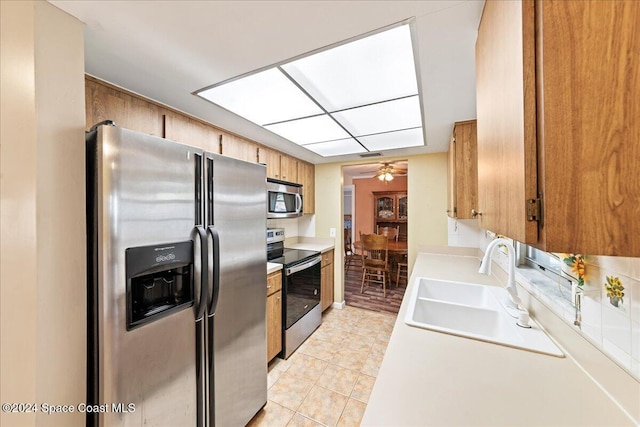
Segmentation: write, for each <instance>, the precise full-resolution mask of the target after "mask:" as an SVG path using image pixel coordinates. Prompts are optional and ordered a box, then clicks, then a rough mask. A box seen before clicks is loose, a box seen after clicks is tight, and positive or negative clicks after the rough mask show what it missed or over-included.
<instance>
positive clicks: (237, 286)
mask: <svg viewBox="0 0 640 427" xmlns="http://www.w3.org/2000/svg"><path fill="white" fill-rule="evenodd" d="M206 156H207V157H209V158H211V159H213V162H212V163H213V180H212V181H210V182H208V183H207V185H208V186H209V188H211V189H212V191H209V193H211V194H213V203H212V210H213V212H209V215H207V225H209V226H210V227H213V228H214V229H215V230H217V232H218V243H219V250H218V251H217V254H214V256H218V257H219V272H218V273H219V286H218V290H217V291H216V292H215V293H214V295H212V297H213V298H212V304H215V306H212V307H211V310H210V312H209V313H210V314H209V318H208V327H209V345H210V357H211V359H210V368H209V370H210V378H211V381H210V389H209V399H210V402H211V403H210V405H211V409H210V411H211V412H210V417H211V418H210V425H211V426H217V427H224V426H239V425H246V424H247V423H248V422H249V420H250V419H251V418H252V417H253V416H254V415H255V414H256V413H257V412H258V411H259V410H260V408H262V407H263V406H264V405H265V404H266V402H267V363H266V354H267V348H266V261H267V258H266V235H265V230H266V227H267V225H266V214H265V209H266V169H265V167H264V166H263V165H258V164H254V163H248V162H244V161H240V160H236V159H232V158H228V157H223V156H219V155H215V154H206ZM206 163H207V164H210V162H206ZM205 173H207V172H205ZM209 206H211V205H209ZM213 264H215V262H213V263H212V265H213ZM210 280H211V279H210ZM212 283H213V281H212Z"/></svg>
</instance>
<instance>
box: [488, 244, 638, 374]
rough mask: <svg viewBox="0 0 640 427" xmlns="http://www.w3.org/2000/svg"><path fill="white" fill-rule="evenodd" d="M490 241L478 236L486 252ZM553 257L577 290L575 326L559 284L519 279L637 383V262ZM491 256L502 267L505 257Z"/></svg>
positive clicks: (572, 310) (567, 293)
mask: <svg viewBox="0 0 640 427" xmlns="http://www.w3.org/2000/svg"><path fill="white" fill-rule="evenodd" d="M491 240H492V239H491V238H490V237H487V236H486V235H485V236H483V238H481V240H480V242H479V247H480V248H481V249H485V248H486V246H487V244H488V243H489V242H490V241H491ZM556 255H557V256H558V258H559V260H560V262H561V265H562V266H561V273H562V274H561V275H562V276H563V277H566V278H568V279H569V280H571V281H572V282H574V283H576V284H577V285H578V287H579V288H580V289H581V290H582V295H583V297H582V304H581V322H580V326H576V325H574V320H575V308H574V307H573V306H571V296H570V294H571V292H570V291H567V290H566V289H565V290H563V287H562V286H558V283H556V284H555V286H554V285H553V283H554V282H553V281H552V280H551V279H548V280H546V282H545V280H542V281H540V280H536V279H533V278H532V277H529V274H528V273H527V272H526V270H521V269H519V270H520V271H521V275H522V276H523V277H525V279H526V280H527V281H528V283H529V284H530V285H531V289H535V290H536V292H535V295H536V296H537V297H538V298H539V299H541V300H542V301H543V302H545V304H546V305H547V306H548V307H549V308H550V309H551V310H552V311H554V312H556V314H558V315H559V316H560V317H561V318H562V319H564V320H565V322H567V323H568V324H569V325H571V326H572V327H573V328H575V330H576V331H577V332H578V333H580V334H582V335H583V336H585V337H587V338H588V339H589V341H591V342H592V343H593V345H595V346H596V347H598V348H600V349H601V350H602V351H603V352H604V353H606V354H608V355H609V356H610V357H611V359H613V360H615V361H616V362H617V363H618V364H620V365H621V366H623V367H624V368H626V369H627V370H628V371H629V372H631V373H632V374H633V375H634V376H635V377H636V378H638V379H640V258H629V257H611V256H593V255H585V254H556ZM494 258H498V259H496V261H497V262H498V264H500V265H501V266H502V267H503V269H506V267H507V265H508V264H507V257H506V255H505V256H502V257H495V255H494ZM536 277H537V276H536ZM558 280H561V279H558ZM542 282H545V283H544V284H543V283H542ZM549 282H550V283H549Z"/></svg>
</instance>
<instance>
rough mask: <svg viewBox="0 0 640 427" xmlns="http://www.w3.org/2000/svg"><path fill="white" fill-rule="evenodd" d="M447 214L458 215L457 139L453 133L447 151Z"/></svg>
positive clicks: (453, 216)
mask: <svg viewBox="0 0 640 427" xmlns="http://www.w3.org/2000/svg"><path fill="white" fill-rule="evenodd" d="M447 215H448V216H450V217H451V218H455V217H456V139H455V138H454V136H453V135H451V141H450V142H449V152H448V153H447Z"/></svg>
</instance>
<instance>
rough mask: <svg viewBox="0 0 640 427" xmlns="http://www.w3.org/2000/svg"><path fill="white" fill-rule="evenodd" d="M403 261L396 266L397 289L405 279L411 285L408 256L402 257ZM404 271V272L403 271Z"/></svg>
mask: <svg viewBox="0 0 640 427" xmlns="http://www.w3.org/2000/svg"><path fill="white" fill-rule="evenodd" d="M402 258H403V259H402V260H401V261H398V263H397V264H396V268H397V270H396V288H397V287H398V285H399V284H400V279H404V280H405V283H406V284H407V285H408V284H409V264H408V263H407V258H406V255H405V256H403V257H402ZM402 270H404V271H402Z"/></svg>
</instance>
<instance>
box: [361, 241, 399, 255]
mask: <svg viewBox="0 0 640 427" xmlns="http://www.w3.org/2000/svg"><path fill="white" fill-rule="evenodd" d="M353 246H354V247H355V248H356V250H362V242H361V241H360V240H358V241H357V242H355V243H354V244H353ZM387 250H388V251H389V252H390V253H392V254H398V255H407V254H408V253H409V250H408V246H407V242H405V241H397V242H396V241H395V240H389V245H388V246H387Z"/></svg>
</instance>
